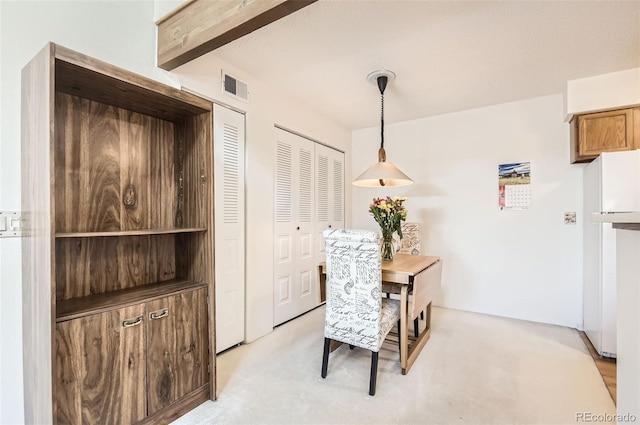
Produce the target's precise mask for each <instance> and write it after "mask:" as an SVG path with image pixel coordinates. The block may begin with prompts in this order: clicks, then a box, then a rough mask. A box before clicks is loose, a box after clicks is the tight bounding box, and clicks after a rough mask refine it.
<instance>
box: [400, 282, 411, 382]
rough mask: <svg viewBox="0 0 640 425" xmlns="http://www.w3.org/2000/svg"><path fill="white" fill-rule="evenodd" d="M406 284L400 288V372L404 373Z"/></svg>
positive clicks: (407, 335)
mask: <svg viewBox="0 0 640 425" xmlns="http://www.w3.org/2000/svg"><path fill="white" fill-rule="evenodd" d="M407 286H408V285H402V289H401V290H400V328H401V329H400V335H399V337H400V347H401V349H400V367H402V374H403V375H406V374H407V372H408V370H409V369H408V367H407V358H408V354H409V333H408V330H409V320H408V317H407V308H408V307H409V303H408V296H407Z"/></svg>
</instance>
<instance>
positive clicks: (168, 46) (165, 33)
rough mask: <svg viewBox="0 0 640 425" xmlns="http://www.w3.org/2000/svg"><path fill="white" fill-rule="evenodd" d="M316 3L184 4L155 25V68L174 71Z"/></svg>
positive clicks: (215, 0)
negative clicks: (156, 64)
mask: <svg viewBox="0 0 640 425" xmlns="http://www.w3.org/2000/svg"><path fill="white" fill-rule="evenodd" d="M315 1H316V0H191V1H187V2H186V3H184V4H183V5H182V6H181V7H179V8H178V9H176V10H175V11H173V12H172V13H171V14H169V15H167V16H165V17H163V18H162V19H160V20H159V21H157V22H156V25H157V27H158V66H159V67H160V68H162V69H166V70H167V71H170V70H172V69H175V68H177V67H179V66H180V65H183V64H185V63H187V62H189V61H191V60H193V59H195V58H197V57H199V56H202V55H204V54H205V53H208V52H210V51H212V50H215V49H217V48H218V47H220V46H223V45H225V44H227V43H229V42H231V41H233V40H236V39H238V38H240V37H242V36H244V35H247V34H249V33H250V32H252V31H255V30H257V29H258V28H261V27H263V26H265V25H268V24H270V23H271V22H274V21H277V20H278V19H280V18H283V17H285V16H287V15H289V14H291V13H293V12H295V11H296V10H299V9H302V8H303V7H305V6H308V5H310V4H311V3H313V2H315Z"/></svg>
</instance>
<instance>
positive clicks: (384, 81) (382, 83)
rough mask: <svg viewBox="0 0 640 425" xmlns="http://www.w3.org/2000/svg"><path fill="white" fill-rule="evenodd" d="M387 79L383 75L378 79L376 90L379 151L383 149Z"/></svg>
mask: <svg viewBox="0 0 640 425" xmlns="http://www.w3.org/2000/svg"><path fill="white" fill-rule="evenodd" d="M388 81H389V79H388V78H387V77H386V76H385V75H381V76H379V77H378V81H377V83H378V88H379V89H380V149H384V89H386V88H387V82H388Z"/></svg>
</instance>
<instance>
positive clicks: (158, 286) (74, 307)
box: [56, 279, 207, 322]
mask: <svg viewBox="0 0 640 425" xmlns="http://www.w3.org/2000/svg"><path fill="white" fill-rule="evenodd" d="M206 286H207V284H206V283H204V282H194V281H191V280H181V279H172V280H168V281H166V282H159V283H153V284H148V285H143V286H137V287H135V288H127V289H123V290H120V291H113V292H106V293H104V294H96V295H88V296H86V297H81V298H73V299H70V300H63V301H58V303H57V309H56V322H64V321H67V320H71V319H78V318H80V317H84V316H89V315H92V314H97V313H104V312H106V311H110V310H114V309H118V308H122V307H127V306H130V305H134V304H138V303H141V302H146V301H151V300H154V299H158V298H162V297H166V296H168V295H171V294H175V293H178V292H183V291H189V290H194V289H199V288H205V287H206Z"/></svg>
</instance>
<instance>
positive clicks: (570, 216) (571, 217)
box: [564, 212, 576, 224]
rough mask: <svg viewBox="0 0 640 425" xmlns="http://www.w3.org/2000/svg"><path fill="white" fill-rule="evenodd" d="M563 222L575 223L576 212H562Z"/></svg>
mask: <svg viewBox="0 0 640 425" xmlns="http://www.w3.org/2000/svg"><path fill="white" fill-rule="evenodd" d="M564 224H576V213H575V212H566V213H564Z"/></svg>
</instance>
